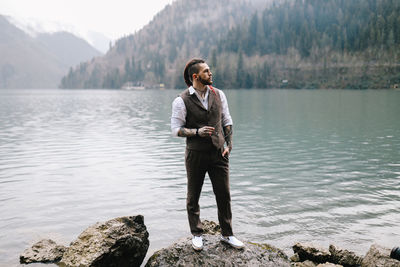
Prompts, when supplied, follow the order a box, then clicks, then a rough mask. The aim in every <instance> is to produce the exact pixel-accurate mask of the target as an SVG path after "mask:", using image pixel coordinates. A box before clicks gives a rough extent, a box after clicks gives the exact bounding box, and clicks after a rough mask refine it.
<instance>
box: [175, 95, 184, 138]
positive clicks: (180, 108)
mask: <svg viewBox="0 0 400 267" xmlns="http://www.w3.org/2000/svg"><path fill="white" fill-rule="evenodd" d="M185 124H186V106H185V103H184V102H183V99H182V98H181V97H180V96H178V97H177V98H175V100H174V101H173V102H172V115H171V132H172V136H178V132H179V129H180V128H181V127H182V126H185Z"/></svg>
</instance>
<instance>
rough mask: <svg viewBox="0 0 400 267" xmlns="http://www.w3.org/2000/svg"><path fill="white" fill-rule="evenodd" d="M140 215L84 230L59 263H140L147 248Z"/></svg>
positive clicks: (108, 265)
mask: <svg viewBox="0 0 400 267" xmlns="http://www.w3.org/2000/svg"><path fill="white" fill-rule="evenodd" d="M148 237H149V233H148V232H147V230H146V226H145V225H144V221H143V216H141V215H138V216H130V217H120V218H115V219H112V220H109V221H106V222H104V223H97V224H95V225H93V226H90V227H89V228H87V229H86V230H85V231H83V232H82V233H81V234H80V235H79V237H78V238H77V239H76V240H75V241H73V242H72V243H71V245H70V246H69V247H68V249H67V250H66V251H65V253H64V255H63V257H62V259H61V261H60V263H59V265H60V266H96V267H100V266H104V267H105V266H107V267H113V266H118V267H124V266H140V264H141V263H142V262H143V259H144V257H145V255H146V252H147V249H148V247H149V240H148Z"/></svg>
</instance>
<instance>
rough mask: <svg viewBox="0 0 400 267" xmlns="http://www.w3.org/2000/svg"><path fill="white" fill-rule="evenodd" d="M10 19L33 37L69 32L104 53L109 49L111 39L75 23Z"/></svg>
mask: <svg viewBox="0 0 400 267" xmlns="http://www.w3.org/2000/svg"><path fill="white" fill-rule="evenodd" d="M7 19H8V21H9V22H10V23H11V24H13V25H15V26H17V28H19V29H21V30H23V31H24V32H25V33H27V34H29V35H30V36H32V37H34V38H35V37H37V36H38V35H40V34H43V33H57V32H68V33H71V34H73V35H75V36H77V37H79V38H82V39H84V40H86V41H87V42H88V43H89V44H90V45H91V46H93V47H94V48H95V49H97V50H98V51H100V52H102V53H103V54H104V53H106V52H107V51H108V49H109V46H110V42H111V39H110V38H108V37H107V36H105V35H104V34H102V33H99V32H94V31H90V30H85V29H83V28H78V27H76V26H74V25H71V24H67V23H63V22H59V21H49V20H45V19H40V18H26V17H7Z"/></svg>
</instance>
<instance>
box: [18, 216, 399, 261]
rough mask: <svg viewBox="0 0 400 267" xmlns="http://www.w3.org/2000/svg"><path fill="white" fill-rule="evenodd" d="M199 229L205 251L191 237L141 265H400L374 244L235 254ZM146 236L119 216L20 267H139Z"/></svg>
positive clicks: (209, 226) (137, 221)
mask: <svg viewBox="0 0 400 267" xmlns="http://www.w3.org/2000/svg"><path fill="white" fill-rule="evenodd" d="M203 224H204V228H205V233H204V243H205V247H204V249H203V251H201V252H195V251H194V250H193V249H192V247H191V245H190V238H191V237H186V238H182V239H180V240H178V241H177V242H175V243H174V244H172V245H170V246H169V247H167V248H163V249H160V250H158V251H156V252H155V253H154V254H153V255H152V256H151V257H150V258H149V259H148V261H147V263H146V264H145V266H146V267H155V266H267V267H268V266H271V267H274V266H277V267H279V266H288V267H331V266H335V267H340V266H343V267H356V266H359V267H400V261H399V260H396V259H392V258H391V257H390V252H391V250H390V249H389V248H384V247H381V246H379V245H377V244H373V245H372V246H371V248H370V249H369V251H368V252H367V254H366V255H365V256H363V257H362V256H359V255H356V253H354V252H351V251H348V250H345V249H341V248H338V247H336V246H335V245H330V246H329V248H328V249H325V248H321V247H317V246H315V245H311V244H301V243H296V244H294V245H293V252H294V255H293V256H292V257H290V258H289V257H288V256H287V255H286V254H285V253H284V252H283V251H282V250H280V249H279V248H276V247H273V246H271V245H268V244H259V243H254V242H249V241H245V242H244V243H245V244H246V247H245V249H243V250H237V249H234V248H231V247H230V246H229V245H227V244H225V243H222V242H220V241H219V235H220V227H219V225H218V224H216V223H215V222H212V221H206V220H205V221H204V222H203ZM148 237H149V233H148V232H147V229H146V226H145V224H144V219H143V216H141V215H137V216H127V217H119V218H115V219H112V220H109V221H106V222H103V223H96V224H94V225H92V226H90V227H88V228H87V229H86V230H84V231H83V232H82V233H81V234H80V235H79V236H78V238H77V239H76V240H74V241H73V242H72V243H71V244H70V246H68V247H65V246H62V245H58V244H56V243H55V242H54V241H52V240H49V239H46V240H41V241H39V242H37V243H35V244H34V245H33V246H32V247H30V248H28V249H26V250H25V251H24V252H23V253H22V254H21V256H20V263H22V264H28V263H38V262H39V263H40V262H41V263H55V264H57V265H58V266H96V267H103V266H104V267H113V266H115V267H124V266H141V265H142V264H143V260H144V258H145V256H146V253H147V250H148V247H149V239H148Z"/></svg>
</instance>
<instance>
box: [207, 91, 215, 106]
mask: <svg viewBox="0 0 400 267" xmlns="http://www.w3.org/2000/svg"><path fill="white" fill-rule="evenodd" d="M214 99H215V94H214V91H213V90H211V89H209V91H208V110H211V106H212V104H213V103H214Z"/></svg>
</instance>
